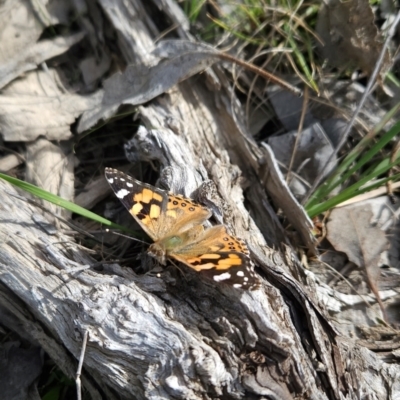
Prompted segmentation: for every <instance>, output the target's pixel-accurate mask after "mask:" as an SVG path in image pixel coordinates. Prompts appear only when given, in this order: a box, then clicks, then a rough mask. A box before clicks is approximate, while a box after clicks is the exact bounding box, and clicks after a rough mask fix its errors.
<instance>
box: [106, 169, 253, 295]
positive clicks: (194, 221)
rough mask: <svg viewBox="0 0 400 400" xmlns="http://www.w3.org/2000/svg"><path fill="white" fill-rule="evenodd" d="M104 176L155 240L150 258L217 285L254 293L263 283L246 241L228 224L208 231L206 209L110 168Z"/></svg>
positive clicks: (209, 228) (208, 215)
mask: <svg viewBox="0 0 400 400" xmlns="http://www.w3.org/2000/svg"><path fill="white" fill-rule="evenodd" d="M105 176H106V179H107V181H108V183H109V184H110V186H111V188H112V190H113V191H114V193H115V195H116V196H117V197H118V198H119V199H120V200H121V202H122V204H123V205H124V206H125V207H126V209H127V210H128V211H129V212H130V214H131V215H132V216H133V217H134V218H135V220H136V221H137V222H138V224H139V225H140V226H141V227H142V228H143V230H144V231H145V232H146V233H147V234H148V235H149V236H150V237H151V239H153V241H154V243H153V244H151V245H150V247H149V249H148V253H149V255H151V256H153V257H155V258H156V259H157V260H158V261H159V262H160V263H161V264H163V265H166V261H167V258H168V257H172V258H173V259H175V260H177V261H180V262H181V263H183V264H186V265H187V266H188V267H190V268H192V269H194V270H195V271H198V272H199V273H201V274H202V275H205V276H207V277H208V278H211V279H212V280H214V281H215V282H224V283H226V284H230V285H232V286H233V287H235V288H241V289H250V290H255V289H257V288H258V287H259V286H260V281H259V279H258V277H257V275H256V273H255V272H254V265H253V263H252V261H251V258H250V252H249V250H248V249H247V246H246V244H245V243H244V241H243V240H241V239H239V238H237V237H235V236H232V235H230V234H229V233H228V232H227V230H226V227H225V226H224V225H216V226H213V227H208V228H205V227H204V225H203V224H204V223H205V221H207V220H208V219H209V218H210V217H211V212H210V210H209V209H207V208H206V207H204V206H202V205H200V204H199V203H196V202H195V201H193V200H191V199H188V198H185V197H183V196H181V195H176V194H172V193H168V192H166V191H164V190H162V189H159V188H156V187H154V186H151V185H148V184H146V183H143V182H140V181H137V180H136V179H133V178H132V177H130V176H129V175H126V174H124V173H123V172H121V171H118V170H116V169H112V168H106V169H105Z"/></svg>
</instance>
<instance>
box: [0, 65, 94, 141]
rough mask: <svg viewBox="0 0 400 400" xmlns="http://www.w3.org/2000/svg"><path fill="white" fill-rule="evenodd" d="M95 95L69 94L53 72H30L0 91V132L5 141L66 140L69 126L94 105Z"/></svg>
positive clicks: (69, 132) (68, 136) (68, 134)
mask: <svg viewBox="0 0 400 400" xmlns="http://www.w3.org/2000/svg"><path fill="white" fill-rule="evenodd" d="M96 96H98V95H97V94H95V95H91V96H79V95H76V94H71V93H69V92H68V90H67V89H66V88H64V87H63V85H62V83H61V82H60V80H59V79H58V75H57V73H56V72H55V71H54V70H49V71H46V72H44V71H35V72H31V73H29V74H27V75H26V76H25V77H24V79H18V80H15V81H13V82H12V83H11V84H9V85H8V86H7V87H6V88H5V89H4V90H3V91H2V94H1V95H0V131H1V132H2V135H3V138H4V140H6V141H14V142H16V141H33V140H35V139H36V138H37V137H38V136H41V135H42V136H44V137H46V138H47V139H49V140H67V139H69V138H70V137H71V130H70V125H71V124H73V123H74V122H75V120H76V119H77V118H78V117H79V116H80V115H81V113H82V112H83V111H84V110H87V109H90V108H92V107H93V106H94V104H96V103H97V102H98V100H97V97H96Z"/></svg>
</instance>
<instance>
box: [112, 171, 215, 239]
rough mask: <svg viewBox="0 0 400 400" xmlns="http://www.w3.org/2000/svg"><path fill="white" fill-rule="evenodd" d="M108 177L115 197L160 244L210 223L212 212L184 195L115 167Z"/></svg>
mask: <svg viewBox="0 0 400 400" xmlns="http://www.w3.org/2000/svg"><path fill="white" fill-rule="evenodd" d="M105 175H106V179H107V181H108V183H109V184H110V186H111V188H112V190H113V191H114V193H115V195H116V196H117V197H118V198H119V199H120V200H121V202H122V204H123V205H124V206H125V207H126V209H127V210H128V211H129V212H130V213H131V215H132V216H133V217H134V218H135V220H136V221H137V222H138V224H139V225H140V226H141V227H142V228H143V230H144V231H145V232H146V233H147V234H148V235H149V236H150V237H151V238H152V239H153V240H154V241H155V242H156V241H159V240H161V239H163V238H166V237H168V236H171V235H179V234H180V233H181V232H184V231H186V230H189V229H190V228H192V227H193V226H196V225H201V224H202V223H204V221H205V220H207V219H208V218H209V217H210V215H211V213H210V211H209V210H208V209H207V208H205V207H203V206H201V205H200V204H197V203H195V202H193V201H192V200H190V199H187V198H185V197H183V196H179V195H173V194H169V193H167V192H166V191H165V190H162V189H159V188H156V187H154V186H151V185H148V184H146V183H143V182H140V181H137V180H136V179H133V178H132V177H130V176H129V175H126V174H124V173H123V172H121V171H118V170H116V169H112V168H106V169H105Z"/></svg>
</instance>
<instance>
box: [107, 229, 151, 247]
mask: <svg viewBox="0 0 400 400" xmlns="http://www.w3.org/2000/svg"><path fill="white" fill-rule="evenodd" d="M106 232H109V233H112V234H114V235H117V236H121V237H123V238H125V239H130V240H134V241H135V242H139V243H143V244H145V245H147V246H150V243H147V242H145V241H143V240H140V239H136V238H133V237H132V236H128V235H124V234H123V233H119V232H114V231H110V229H106Z"/></svg>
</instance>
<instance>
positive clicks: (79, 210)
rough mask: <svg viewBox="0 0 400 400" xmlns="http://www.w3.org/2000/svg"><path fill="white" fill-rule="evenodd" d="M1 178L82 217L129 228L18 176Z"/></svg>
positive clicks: (116, 227)
mask: <svg viewBox="0 0 400 400" xmlns="http://www.w3.org/2000/svg"><path fill="white" fill-rule="evenodd" d="M0 178H2V179H4V180H5V181H7V182H9V183H11V184H12V185H14V186H16V187H19V188H20V189H22V190H25V191H26V192H28V193H31V194H33V195H34V196H36V197H39V198H41V199H43V200H46V201H48V202H50V203H53V204H55V205H57V206H60V207H62V208H64V209H66V210H68V211H71V212H73V213H75V214H78V215H81V216H82V217H85V218H88V219H91V220H92V221H95V222H98V223H99V224H103V225H105V226H108V227H109V228H112V229H119V230H123V231H127V229H126V228H125V227H123V226H121V225H118V224H114V223H113V222H111V221H109V220H108V219H105V218H103V217H101V216H100V215H97V214H95V213H94V212H92V211H88V210H86V209H85V208H83V207H80V206H78V205H76V204H74V203H72V202H70V201H68V200H64V199H63V198H61V197H59V196H56V195H55V194H52V193H49V192H47V191H46V190H43V189H40V188H39V187H37V186H35V185H32V184H31V183H27V182H24V181H21V180H19V179H17V178H13V177H12V176H9V175H6V174H2V173H0Z"/></svg>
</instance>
